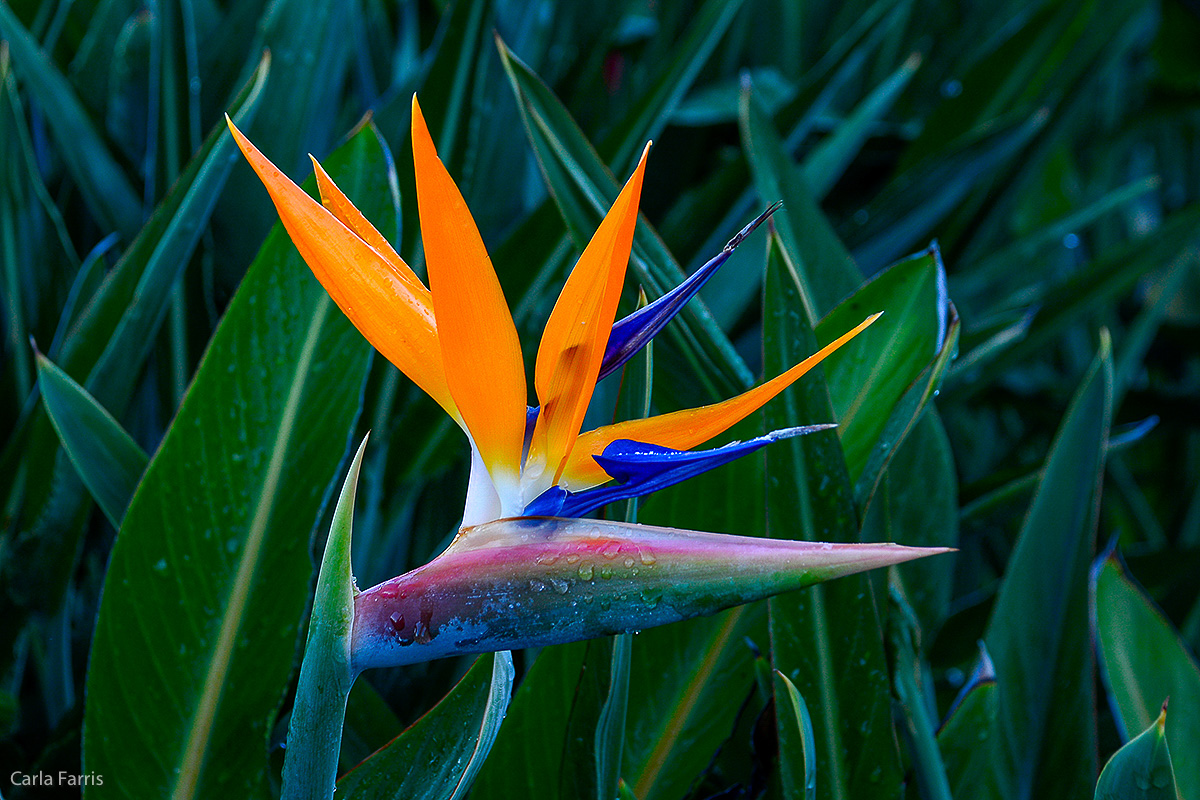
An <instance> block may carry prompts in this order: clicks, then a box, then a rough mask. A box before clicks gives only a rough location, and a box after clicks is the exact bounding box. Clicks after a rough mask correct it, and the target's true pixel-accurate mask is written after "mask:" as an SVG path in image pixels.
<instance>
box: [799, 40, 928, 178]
mask: <svg viewBox="0 0 1200 800" xmlns="http://www.w3.org/2000/svg"><path fill="white" fill-rule="evenodd" d="M920 66H921V56H920V55H919V54H916V53H914V54H913V55H911V56H909V57H908V58H907V59H905V61H904V63H903V64H901V65H900V67H899V68H898V69H897V70H896V71H895V72H893V73H892V74H891V75H889V76H888V79H887V80H885V81H884V82H883V83H881V84H879V85H878V86H876V87H875V89H873V90H872V91H871V93H870V94H869V95H867V96H866V97H865V98H863V101H862V102H861V103H859V104H858V106H857V107H855V108H854V109H853V110H852V111H851V112H850V113H849V114H848V115H847V116H846V118H845V119H844V120H842V122H841V123H840V124H839V125H838V126H837V127H836V128H834V129H833V132H832V133H831V134H829V136H828V137H826V138H825V139H823V140H822V141H821V143H820V144H819V145H817V146H816V147H814V148H813V150H812V152H811V153H809V154H808V155H807V156H805V158H804V164H803V172H804V178H805V180H806V182H807V183H808V186H809V187H810V189H811V191H812V193H813V196H814V197H815V198H817V199H818V200H821V199H823V198H824V197H825V195H827V194H829V190H830V189H832V188H833V185H834V184H835V183H837V181H838V179H839V178H841V177H842V174H843V173H844V172H845V171H846V167H848V166H850V162H851V161H853V160H854V157H855V156H856V155H858V151H859V150H860V149H862V146H863V143H864V142H866V140H867V137H868V136H869V135H870V133H871V128H872V126H873V125H875V124H876V123H877V122H878V121H879V120H880V118H881V117H883V115H884V114H886V113H887V112H888V110H889V109H890V108H891V107H892V104H893V103H895V102H896V100H897V99H898V98H899V96H900V94H901V93H902V92H903V91H904V89H905V87H906V86H908V82H909V81H910V80H912V77H913V75H915V74H916V72H917V68H918V67H920Z"/></svg>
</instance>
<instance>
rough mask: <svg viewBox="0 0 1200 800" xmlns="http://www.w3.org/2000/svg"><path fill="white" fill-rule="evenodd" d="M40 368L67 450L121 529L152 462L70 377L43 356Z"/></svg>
mask: <svg viewBox="0 0 1200 800" xmlns="http://www.w3.org/2000/svg"><path fill="white" fill-rule="evenodd" d="M37 369H38V382H39V387H40V388H41V395H42V402H43V403H45V404H46V413H47V414H48V415H49V416H50V421H51V422H52V423H53V424H54V430H55V431H57V432H58V438H59V440H60V441H61V442H62V445H63V448H64V449H65V450H66V451H67V455H68V456H69V457H70V459H71V463H72V464H74V465H75V469H76V470H77V471H78V472H79V477H80V478H82V479H83V483H84V485H85V486H87V488H88V491H89V492H91V494H92V498H93V499H95V501H96V503H97V504H99V506H100V510H101V511H103V512H104V515H105V516H106V517H108V521H109V522H111V523H112V525H113V527H114V528H119V527H121V518H122V517H124V516H125V509H126V508H127V507H128V506H129V501H130V500H131V499H132V498H133V492H134V490H135V489H136V488H137V485H138V481H140V480H141V478H142V473H143V472H144V471H145V469H146V464H147V463H148V462H149V461H150V459H149V457H147V456H146V453H145V451H144V450H142V448H141V447H139V446H138V444H137V443H136V442H135V441H133V439H131V438H130V436H129V434H128V433H126V432H125V429H124V428H122V427H121V423H119V422H117V421H116V420H115V419H113V417H112V415H111V414H109V413H108V411H106V410H105V409H104V407H103V406H101V405H100V404H99V403H97V402H96V399H95V398H94V397H92V396H91V395H90V394H88V392H87V390H86V389H84V388H83V387H82V386H80V385H79V384H78V383H76V382H75V381H73V380H72V379H71V376H69V375H67V373H65V372H63V371H62V370H61V369H59V368H58V367H57V366H55V365H54V364H53V363H52V362H51V361H50V360H49V359H47V358H46V357H44V356H42V355H40V354H39V355H38V358H37Z"/></svg>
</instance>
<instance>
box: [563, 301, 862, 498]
mask: <svg viewBox="0 0 1200 800" xmlns="http://www.w3.org/2000/svg"><path fill="white" fill-rule="evenodd" d="M879 316H880V314H873V315H871V316H870V317H867V319H866V320H864V321H863V322H862V323H860V324H859V325H858V326H857V327H856V328H854V329H853V330H851V331H849V332H848V333H845V334H843V335H842V336H840V337H839V338H838V339H837V340H835V341H833V342H831V343H830V344H828V345H826V346H825V347H823V348H821V349H820V350H819V351H817V352H816V353H814V354H813V355H811V356H809V357H808V358H806V359H804V360H803V361H801V362H800V363H799V364H797V365H796V366H794V367H792V368H791V369H789V370H788V371H787V372H785V373H783V374H782V375H779V376H777V377H775V378H773V379H772V380H769V381H767V382H766V383H764V384H762V385H761V386H756V387H755V388H753V389H751V390H750V391H748V392H744V393H742V394H740V395H738V396H737V397H731V398H730V399H728V400H725V401H723V402H720V403H714V404H712V405H708V406H701V407H700V408H692V409H687V410H684V411H675V412H673V413H670V414H662V415H660V416H657V417H649V418H646V419H634V420H629V421H628V422H618V423H617V424H615V425H605V426H604V427H602V428H597V429H596V430H594V431H589V432H587V433H584V434H581V435H580V436H579V439H578V440H577V441H576V442H575V449H574V450H573V451H572V452H571V456H570V459H569V460H568V463H567V468H566V470H564V472H563V480H562V481H560V483H561V485H562V486H563V487H564V488H566V489H568V490H570V491H580V490H582V489H586V488H588V487H591V486H598V485H599V484H601V483H604V482H605V481H607V480H609V477H608V474H607V473H606V472H605V471H604V470H603V469H601V468H600V465H599V464H597V463H596V461H595V459H593V458H592V456H594V455H600V454H601V453H602V452H604V448H605V447H607V446H608V445H609V444H610V443H611V442H613V441H614V440H616V439H632V440H634V441H637V442H646V443H647V444H656V445H660V446H662V447H671V448H674V449H676V450H689V449H691V448H693V447H695V446H697V445H699V444H703V443H704V442H706V441H708V440H709V439H711V438H712V437H714V436H716V435H717V434H719V433H721V432H722V431H725V430H727V429H728V428H729V427H731V426H732V425H734V424H736V423H738V422H740V421H741V420H743V419H745V418H746V417H748V416H749V415H751V414H753V413H754V412H755V411H757V410H758V409H760V408H762V406H763V405H765V404H766V403H767V401H769V400H770V399H771V398H773V397H775V395H777V394H779V393H780V392H782V391H783V390H784V389H786V388H787V387H788V386H791V385H792V384H793V383H794V382H795V381H796V380H797V379H799V378H800V376H801V375H803V374H804V373H806V372H808V371H809V370H810V369H812V368H813V367H815V366H816V365H817V364H819V363H821V361H823V360H824V359H825V358H826V357H827V356H828V355H829V354H830V353H832V352H833V351H835V350H837V349H838V348H839V347H841V346H842V345H843V344H845V343H846V342H848V341H850V340H851V339H853V338H854V337H855V336H857V335H858V334H859V333H861V332H862V331H863V330H864V329H866V327H867V326H868V325H870V324H871V323H872V322H874V321H875V320H877V319H879ZM822 421H823V420H822Z"/></svg>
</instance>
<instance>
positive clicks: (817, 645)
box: [763, 236, 902, 799]
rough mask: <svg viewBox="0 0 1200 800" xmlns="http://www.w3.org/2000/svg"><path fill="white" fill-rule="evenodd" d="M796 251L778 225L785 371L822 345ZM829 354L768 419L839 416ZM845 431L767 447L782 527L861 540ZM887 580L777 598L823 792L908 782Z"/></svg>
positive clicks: (781, 530) (789, 729)
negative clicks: (884, 607) (884, 606)
mask: <svg viewBox="0 0 1200 800" xmlns="http://www.w3.org/2000/svg"><path fill="white" fill-rule="evenodd" d="M788 255H789V254H788V252H787V251H786V249H785V248H784V246H783V243H782V242H781V240H780V239H779V238H778V237H777V236H772V237H771V239H770V242H769V245H768V251H767V277H766V285H765V292H764V295H765V296H764V301H763V302H764V312H763V367H764V369H765V370H766V371H767V372H768V373H777V372H780V371H782V370H783V369H784V368H786V365H790V364H793V363H795V362H796V361H798V360H799V359H800V358H802V357H803V356H804V355H807V354H808V353H811V352H813V351H814V350H815V349H816V338H817V336H816V334H815V332H814V331H813V329H812V326H811V323H810V322H809V321H808V320H807V319H806V317H805V314H804V310H803V309H805V308H806V303H805V302H804V292H805V288H804V285H803V283H801V281H800V278H799V275H798V272H797V270H796V267H795V265H794V264H793V263H792V262H791V260H790V259H789V258H788ZM860 321H861V320H860ZM880 322H883V320H882V319H881V320H880ZM876 324H879V323H876ZM862 335H865V333H864V334H860V336H862ZM853 344H854V342H851V343H850V344H849V345H846V346H847V347H849V346H852V345H853ZM827 364H828V360H827V361H826V364H825V365H821V366H819V367H817V368H815V369H813V370H811V371H810V372H809V373H808V374H806V375H804V376H803V377H801V378H800V380H798V381H797V382H796V383H795V384H794V385H793V386H792V387H791V388H789V389H788V390H787V391H785V392H784V393H783V394H782V395H781V396H780V397H778V398H776V399H775V400H774V401H773V402H772V403H770V404H769V405H768V406H767V407H766V409H765V416H766V424H767V427H769V428H771V429H775V428H780V427H786V426H788V425H795V424H797V421H798V420H804V421H806V422H809V421H817V420H825V419H830V418H833V417H832V412H833V408H834V406H835V404H836V402H837V399H836V398H837V390H836V389H835V388H834V387H833V385H832V384H831V383H829V384H827V383H826V379H825V378H826V375H828V374H829V372H828V371H827V367H826V365H827ZM848 385H849V384H846V383H842V386H844V387H845V386H848ZM863 424H864V421H863V417H862V416H856V417H855V418H853V419H850V420H848V422H847V426H853V427H854V428H857V427H859V426H861V425H863ZM840 432H841V433H842V439H841V442H842V446H839V440H838V436H837V435H836V433H835V432H834V431H828V432H819V433H814V434H810V435H808V436H802V437H798V438H796V439H789V440H787V441H785V442H779V443H777V444H775V445H772V446H771V447H770V448H768V449H767V474H768V481H767V519H768V521H769V523H770V525H769V529H770V534H771V536H772V537H774V538H787V539H806V540H809V541H825V542H854V541H858V539H859V529H858V520H857V514H856V512H855V508H854V501H853V490H852V484H851V481H850V475H849V472H848V470H847V467H846V460H845V457H844V456H843V454H842V449H843V446H844V443H845V442H846V439H847V437H850V436H852V435H857V434H854V433H853V431H851V430H846V429H843V430H841V431H840ZM879 591H880V581H879V579H878V577H877V576H870V575H853V576H850V577H848V578H844V579H841V580H837V581H833V582H831V583H829V584H823V585H820V586H813V587H810V588H809V589H806V590H805V591H803V592H794V593H792V594H788V595H782V596H779V597H774V598H772V599H771V600H769V601H768V608H769V609H770V614H769V616H770V635H771V657H772V661H773V663H774V666H775V668H776V669H777V670H779V671H780V672H781V673H782V674H783V675H785V676H786V677H787V678H788V679H789V680H790V681H792V683H793V684H795V686H796V688H797V689H798V690H799V692H800V693H801V694H802V695H803V696H804V697H805V698H807V699H809V700H811V701H812V703H813V707H814V708H816V709H817V710H818V711H817V715H816V717H814V718H813V720H812V722H813V729H814V734H815V740H816V763H817V775H818V776H820V777H819V779H818V782H817V796H818V797H821V798H839V799H841V798H851V797H853V798H859V797H864V798H865V797H880V798H882V797H894V796H895V795H896V793H897V791H898V787H899V785H900V779H901V777H902V774H901V770H900V754H899V751H898V750H897V748H896V736H895V732H894V731H893V728H892V708H891V702H890V689H889V681H888V671H887V660H886V657H885V653H884V642H883V629H882V623H881V619H880V613H879V608H878V605H877V600H876V597H877V596H878V592H879ZM784 720H785V717H784V716H783V715H782V714H778V713H777V715H776V731H777V733H778V735H779V738H780V748H781V750H783V751H786V750H788V749H793V750H794V749H795V748H796V746H797V743H796V740H795V734H794V732H793V728H794V726H787V725H785V724H784Z"/></svg>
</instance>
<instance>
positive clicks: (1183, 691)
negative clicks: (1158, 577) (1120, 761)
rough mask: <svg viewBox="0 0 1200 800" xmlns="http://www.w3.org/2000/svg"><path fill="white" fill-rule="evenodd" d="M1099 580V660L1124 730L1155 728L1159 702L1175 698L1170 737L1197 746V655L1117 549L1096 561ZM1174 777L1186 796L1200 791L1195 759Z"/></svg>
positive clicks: (1185, 760)
mask: <svg viewBox="0 0 1200 800" xmlns="http://www.w3.org/2000/svg"><path fill="white" fill-rule="evenodd" d="M1092 582H1093V587H1092V595H1093V610H1092V613H1093V615H1094V618H1093V624H1094V625H1095V631H1096V642H1097V645H1098V650H1099V655H1100V666H1101V670H1102V675H1103V677H1104V683H1105V687H1106V688H1107V690H1108V694H1109V699H1110V701H1111V705H1112V706H1113V711H1114V712H1115V715H1116V717H1117V721H1118V722H1119V723H1120V726H1121V730H1122V733H1123V734H1125V736H1128V735H1129V734H1132V733H1133V732H1134V731H1138V730H1142V729H1144V728H1149V727H1151V726H1152V725H1153V724H1154V721H1155V714H1154V711H1155V709H1156V708H1157V707H1158V706H1159V705H1160V704H1161V703H1162V702H1163V701H1164V700H1166V699H1167V698H1170V700H1171V712H1170V713H1169V714H1168V715H1167V717H1166V736H1167V739H1168V740H1170V742H1171V743H1172V746H1173V747H1174V748H1175V752H1176V753H1180V754H1183V753H1195V752H1197V750H1198V749H1200V665H1198V664H1197V663H1196V658H1195V656H1194V655H1192V654H1191V653H1190V652H1189V651H1188V647H1187V645H1186V644H1185V643H1184V641H1183V639H1182V638H1181V637H1180V635H1179V632H1178V631H1176V630H1175V628H1174V627H1173V626H1172V625H1171V623H1170V621H1169V620H1167V618H1166V617H1164V616H1163V614H1162V612H1161V611H1159V610H1158V608H1157V607H1156V606H1155V605H1154V602H1153V601H1152V600H1151V599H1150V598H1149V597H1148V596H1147V595H1146V592H1145V590H1144V589H1142V587H1141V586H1140V585H1138V583H1137V581H1135V580H1134V578H1133V576H1132V575H1130V574H1129V571H1128V570H1127V569H1126V568H1125V566H1124V564H1122V563H1121V560H1120V558H1119V557H1118V556H1117V555H1116V554H1115V553H1110V554H1108V556H1107V557H1105V558H1103V559H1101V560H1097V562H1096V564H1095V566H1094V567H1093V568H1092ZM1160 721H1161V720H1160ZM1143 735H1144V734H1143ZM1139 738H1140V737H1139ZM1175 777H1176V780H1177V781H1178V782H1179V792H1180V795H1181V796H1182V797H1194V796H1196V793H1197V792H1200V763H1198V762H1197V761H1196V759H1195V758H1192V757H1181V758H1180V759H1179V763H1178V764H1177V765H1176V774H1175Z"/></svg>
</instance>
